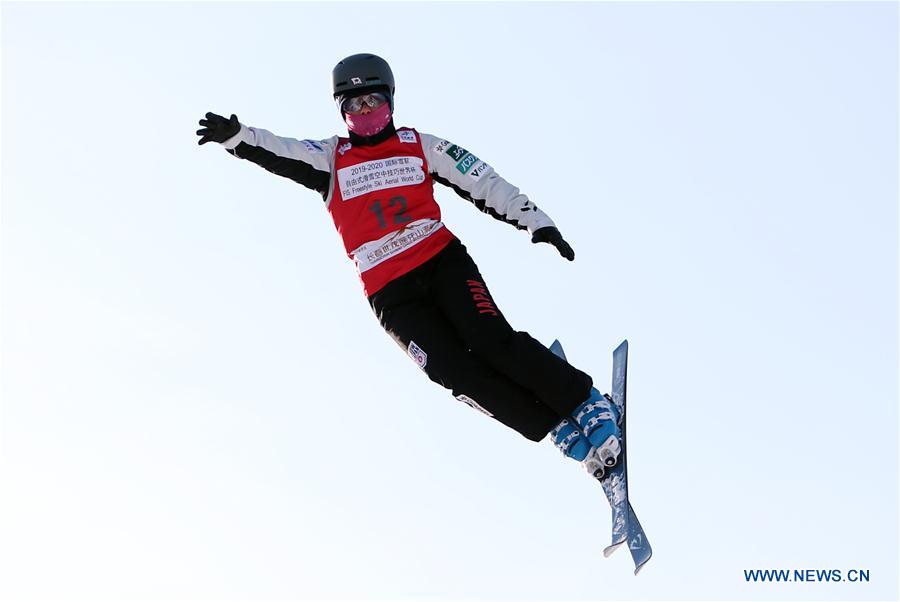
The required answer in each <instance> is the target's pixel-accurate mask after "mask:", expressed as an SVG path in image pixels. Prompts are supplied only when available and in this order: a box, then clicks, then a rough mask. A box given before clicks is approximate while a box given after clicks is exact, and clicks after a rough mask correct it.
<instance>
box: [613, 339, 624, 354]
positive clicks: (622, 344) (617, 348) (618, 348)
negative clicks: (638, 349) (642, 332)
mask: <svg viewBox="0 0 900 602" xmlns="http://www.w3.org/2000/svg"><path fill="white" fill-rule="evenodd" d="M621 351H628V339H625V340H624V341H622V342H621V343H619V346H618V347H616V350H615V351H613V353H619V352H621Z"/></svg>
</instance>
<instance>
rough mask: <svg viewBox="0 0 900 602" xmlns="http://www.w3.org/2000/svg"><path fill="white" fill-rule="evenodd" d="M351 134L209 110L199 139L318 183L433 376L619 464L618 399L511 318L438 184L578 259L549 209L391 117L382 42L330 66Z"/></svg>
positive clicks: (388, 325) (503, 418)
mask: <svg viewBox="0 0 900 602" xmlns="http://www.w3.org/2000/svg"><path fill="white" fill-rule="evenodd" d="M332 81H333V89H332V91H333V96H334V100H335V101H336V103H337V106H338V109H339V110H340V112H341V116H342V117H343V119H344V121H345V122H346V124H347V128H348V130H349V135H348V136H347V137H339V136H333V137H331V138H328V139H326V140H296V139H293V138H284V137H281V136H276V135H274V134H272V133H271V132H268V131H266V130H263V129H259V128H253V127H249V126H247V125H244V124H241V123H240V122H239V121H238V118H237V116H236V115H232V116H231V118H230V119H226V118H225V117H222V116H220V115H216V114H214V113H207V114H206V118H205V119H202V120H200V125H201V126H203V128H202V129H200V130H198V131H197V135H198V136H200V140H199V143H200V144H205V143H207V142H218V143H220V144H222V145H223V146H224V147H225V148H226V149H227V150H228V152H230V153H231V154H232V155H234V156H236V157H239V158H241V159H246V160H249V161H252V162H253V163H256V164H257V165H259V166H261V167H263V168H265V169H266V170H268V171H270V172H272V173H274V174H276V175H279V176H284V177H287V178H290V179H291V180H293V181H295V182H297V183H298V184H302V185H303V186H305V187H307V188H310V189H312V190H315V191H317V192H318V193H319V194H321V195H322V198H323V200H324V202H325V208H326V209H327V210H328V212H329V213H330V214H331V217H332V219H333V220H334V224H335V227H336V228H337V231H338V233H339V234H340V236H341V238H342V240H343V243H344V247H345V248H346V251H347V255H348V256H349V257H350V258H351V259H352V260H353V261H354V262H355V264H356V267H357V269H358V271H359V275H360V279H361V281H362V286H363V290H364V292H365V295H366V296H367V298H368V301H369V305H370V306H371V307H372V309H373V311H374V312H375V315H376V316H377V317H378V320H379V321H380V323H381V325H382V327H383V328H384V329H385V330H386V331H387V332H388V334H389V335H390V336H391V337H393V339H394V340H395V341H396V342H397V343H398V344H399V345H400V346H401V347H402V348H403V349H404V350H405V351H406V353H407V354H408V355H409V356H410V357H411V358H412V359H413V360H414V361H415V362H416V363H417V364H418V366H419V367H420V368H421V369H422V370H423V371H424V372H425V374H427V375H428V377H429V378H430V379H431V380H432V381H434V382H436V383H438V384H440V385H442V386H444V387H446V388H447V389H450V390H451V391H452V393H453V395H454V396H455V397H456V398H457V399H458V400H460V401H463V402H465V403H466V404H468V405H470V406H472V407H473V408H475V409H477V410H479V411H481V412H483V413H484V414H487V415H488V416H491V417H493V418H494V419H496V420H498V421H500V422H501V423H503V424H505V425H506V426H508V427H510V428H512V429H514V430H516V431H517V432H519V433H520V434H522V435H523V436H525V437H526V438H528V439H530V440H532V441H541V440H542V439H543V438H544V437H546V436H547V434H548V433H549V434H550V435H551V439H552V441H553V443H554V444H555V445H556V446H557V447H558V448H559V449H560V450H561V451H562V452H563V453H564V454H565V455H566V456H568V457H570V458H573V459H575V460H578V461H580V462H584V464H585V467H586V468H587V469H588V471H589V472H591V473H595V471H596V470H597V468H598V467H599V466H604V465H605V466H607V467H608V466H611V465H613V464H615V462H616V459H617V457H618V455H619V452H620V436H621V432H620V430H619V425H618V424H617V421H618V415H617V408H616V405H615V404H614V403H612V402H611V401H610V400H609V399H608V398H607V397H605V396H604V395H602V394H600V392H599V391H597V389H596V388H594V387H593V382H592V379H591V377H590V376H589V375H587V374H585V373H584V372H582V371H580V370H578V369H576V368H574V367H573V366H571V365H569V364H568V363H567V362H566V361H565V360H563V359H561V358H559V357H557V356H556V355H554V354H553V353H551V352H550V350H548V349H547V348H546V347H544V346H543V345H542V344H541V343H539V342H538V341H537V340H535V339H534V338H532V337H531V336H530V335H529V334H528V333H526V332H517V331H515V330H513V328H512V327H511V326H510V325H509V323H508V322H507V321H506V319H505V318H504V317H503V314H502V313H501V312H500V310H499V308H498V307H497V305H496V304H495V302H494V299H493V297H492V296H491V294H490V292H489V291H488V288H487V285H486V284H485V281H484V279H483V278H482V276H481V274H480V273H479V271H478V267H477V266H476V265H475V262H474V261H473V260H472V258H471V257H470V256H469V254H468V252H467V251H466V247H465V246H463V244H462V242H460V240H459V239H458V238H457V237H456V236H454V235H453V234H452V233H451V232H450V230H449V229H448V228H447V227H446V226H445V225H444V224H443V223H442V222H441V210H440V207H439V206H438V204H437V202H436V201H435V199H434V192H433V183H434V182H438V183H440V184H443V185H445V186H449V187H451V188H452V189H453V190H454V191H455V192H456V193H457V194H459V195H460V196H461V197H463V198H464V199H466V200H468V201H471V202H472V203H474V204H475V206H476V207H478V208H479V209H480V210H481V211H483V212H485V213H488V214H490V215H491V216H493V217H495V218H497V219H499V220H502V221H504V222H506V223H508V224H512V225H513V226H515V227H516V228H518V229H521V230H528V231H529V232H530V233H531V241H532V242H534V243H549V244H551V245H553V246H554V247H556V249H557V250H558V251H559V253H560V255H562V256H563V257H564V258H566V259H568V260H569V261H572V260H574V258H575V253H574V251H573V250H572V247H571V246H569V244H568V243H567V242H566V241H565V240H564V239H563V237H562V235H561V234H560V232H559V230H558V229H557V228H556V226H555V225H554V223H553V221H552V220H551V219H550V218H549V217H548V216H547V214H545V213H544V212H543V211H541V210H540V209H538V208H537V206H536V205H535V204H534V203H532V202H531V201H530V200H529V199H528V197H527V196H525V195H524V194H521V193H520V192H519V189H518V188H516V187H515V186H513V185H511V184H510V183H509V182H507V181H506V180H504V179H503V178H501V177H500V176H499V175H498V174H497V172H496V171H494V169H493V168H492V167H491V166H489V165H488V164H487V163H485V162H484V161H482V160H481V159H479V158H478V157H477V156H475V155H474V154H472V153H471V152H469V151H467V150H466V149H465V148H463V147H461V146H458V145H456V144H453V143H451V142H449V141H447V140H445V139H443V138H440V137H436V136H432V135H430V134H426V133H424V132H420V131H418V130H415V129H413V128H407V127H400V128H397V127H395V126H394V122H393V113H394V91H395V86H394V76H393V73H392V72H391V68H390V66H389V65H388V63H387V62H386V61H385V60H384V59H382V58H380V57H378V56H375V55H373V54H355V55H353V56H349V57H347V58H345V59H344V60H342V61H340V62H339V63H338V64H337V66H335V68H334V70H333V72H332Z"/></svg>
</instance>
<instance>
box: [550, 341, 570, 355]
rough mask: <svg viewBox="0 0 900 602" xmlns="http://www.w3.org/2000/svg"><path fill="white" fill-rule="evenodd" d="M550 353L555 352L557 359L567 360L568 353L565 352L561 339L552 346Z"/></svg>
mask: <svg viewBox="0 0 900 602" xmlns="http://www.w3.org/2000/svg"><path fill="white" fill-rule="evenodd" d="M550 351H552V352H553V354H554V355H556V356H557V357H561V358H562V359H566V353H565V351H563V348H562V343H560V342H559V339H556V340H555V341H553V344H551V345H550Z"/></svg>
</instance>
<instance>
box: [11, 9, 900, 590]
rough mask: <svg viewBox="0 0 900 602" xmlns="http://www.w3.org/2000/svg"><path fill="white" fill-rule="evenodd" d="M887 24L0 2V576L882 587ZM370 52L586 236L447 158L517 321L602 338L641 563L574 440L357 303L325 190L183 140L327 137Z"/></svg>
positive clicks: (893, 174)
mask: <svg viewBox="0 0 900 602" xmlns="http://www.w3.org/2000/svg"><path fill="white" fill-rule="evenodd" d="M897 17H898V9H897V4H896V3H887V2H885V3H868V4H867V3H828V4H819V3H795V4H784V3H776V2H766V3H741V4H725V3H721V4H706V3H690V4H682V3H665V4H656V3H639V4H613V3H603V4H593V3H574V4H562V3H559V4H539V3H529V4H516V3H503V4H479V3H458V4H441V3H429V4H417V3H397V4H382V3H375V2H373V3H364V4H328V5H326V4H292V3H276V4H252V5H251V4H238V3H229V4H221V3H212V2H210V3H196V4H178V3H158V4H140V3H125V4H108V3H94V4H78V3H66V4H50V3H38V4H23V3H13V2H5V3H3V5H2V214H0V220H2V221H0V226H2V227H0V233H2V312H0V313H2V324H0V327H2V374H0V376H2V384H0V394H2V405H0V487H2V495H0V597H2V598H4V599H45V598H54V599H73V600H91V601H94V600H119V599H124V598H128V599H135V600H149V599H164V600H169V599H203V600H244V599H259V598H268V599H310V598H325V599H343V598H358V599H380V600H383V599H413V598H415V599H464V600H474V599H479V600H482V599H497V600H549V599H567V600H588V599H606V598H614V599H669V598H671V599H683V600H688V599H734V600H743V599H784V600H794V599H858V600H869V599H885V598H896V597H897V596H898V587H897V578H898V574H897V563H898V555H897V544H898V539H897V533H898V520H897V517H898V476H897V475H898V404H897V400H898V389H897V383H898V378H897V377H898V374H897V364H898V353H897V343H898V340H897V332H898V321H897V308H898V288H897V284H898V262H897V243H898V212H897V200H898V152H897V148H898V119H897V113H898V111H897V105H898V76H897V72H898V60H897V57H898V37H897V22H898V18H897ZM363 51H369V52H375V53H377V54H380V55H382V56H384V57H385V58H386V59H388V61H390V63H391V65H392V66H393V68H394V72H395V75H396V79H397V96H396V121H397V123H398V124H403V125H410V126H414V127H416V128H418V129H420V130H422V131H426V132H429V133H433V134H436V135H439V136H443V137H446V138H448V139H450V140H452V141H454V142H457V143H459V144H461V145H463V146H465V147H466V148H469V149H470V150H472V151H473V152H475V153H476V154H477V155H478V156H479V157H482V158H483V159H485V160H486V161H488V162H489V163H490V164H491V165H493V166H494V167H495V168H496V169H497V171H498V172H499V173H500V174H501V175H503V176H504V177H506V178H507V179H508V180H510V181H511V182H513V183H515V184H516V185H518V186H520V187H521V188H522V190H523V192H525V193H527V194H528V195H529V196H530V197H531V198H532V200H534V201H535V202H536V203H537V204H538V205H539V206H540V207H541V208H542V209H544V210H545V211H546V212H547V213H548V214H549V215H550V216H551V217H553V219H554V220H555V221H556V222H557V224H558V226H559V228H560V230H561V231H562V232H563V234H564V235H565V236H566V238H567V239H568V240H569V241H570V242H571V244H572V246H573V247H574V248H575V251H576V254H577V257H576V261H575V262H574V263H568V262H566V261H564V260H562V259H561V258H560V257H559V256H558V255H557V254H556V253H555V251H554V250H553V249H552V248H551V247H549V246H546V245H540V246H538V245H532V244H531V243H530V242H529V239H528V236H527V235H526V234H525V233H522V232H518V231H516V230H514V229H513V228H510V227H509V226H507V225H505V224H502V223H501V222H498V221H495V220H493V219H491V218H490V217H488V216H486V215H484V214H481V213H479V212H477V211H476V210H475V209H473V208H472V206H471V205H470V204H468V203H467V202H466V201H464V200H462V199H460V198H458V197H456V196H455V195H454V194H453V193H452V191H450V190H449V189H443V188H440V187H438V188H439V190H438V191H437V198H438V200H439V201H440V203H441V205H442V207H443V210H444V217H445V221H446V222H447V223H448V225H449V226H450V227H451V229H452V230H453V231H454V232H455V233H456V234H458V235H459V236H460V237H461V238H462V239H463V240H464V242H465V243H466V244H467V246H468V247H469V249H470V251H471V253H472V254H473V256H474V257H475V258H476V260H477V261H478V263H479V265H480V267H481V270H482V273H483V275H484V277H485V279H486V280H487V282H488V285H489V286H490V287H491V289H492V292H493V294H494V297H495V300H496V301H497V303H498V305H499V306H500V308H501V309H502V310H503V311H504V313H505V314H506V315H507V317H508V319H509V320H510V322H511V323H512V324H513V325H514V326H515V327H516V328H518V329H521V330H527V331H529V332H530V333H531V334H533V335H534V336H535V337H537V338H539V339H540V340H542V341H543V342H545V343H548V344H549V343H550V342H551V341H552V340H553V338H555V337H559V338H560V339H561V340H562V342H563V344H564V345H565V347H566V351H567V353H568V356H569V359H570V361H572V363H573V364H575V365H576V366H578V367H580V368H582V369H584V370H586V371H588V372H590V373H591V374H593V375H594V377H595V379H596V381H597V382H598V383H599V384H600V385H601V387H602V388H604V389H605V388H606V387H607V386H608V381H609V373H610V360H611V357H610V354H611V351H612V349H613V347H614V346H615V345H616V344H618V342H619V341H620V340H621V339H623V338H626V337H627V338H628V339H629V341H630V343H631V366H630V368H631V369H630V382H629V400H630V402H631V403H630V413H629V427H630V429H629V436H630V437H629V442H630V448H629V452H630V453H629V459H630V466H629V468H630V475H631V491H632V497H633V502H634V506H635V509H636V510H637V513H638V515H639V516H640V518H641V521H642V523H643V524H644V526H645V528H646V530H647V534H648V536H649V538H650V540H651V541H652V543H653V545H654V549H655V556H654V558H653V560H652V561H651V563H650V565H649V566H648V567H647V568H646V569H645V570H644V571H643V572H642V573H641V575H640V576H639V577H637V578H635V577H633V576H632V574H631V570H632V567H631V559H630V558H629V557H628V555H627V553H626V552H624V551H622V552H619V553H617V554H616V555H614V556H613V557H611V558H609V559H604V558H603V557H602V553H601V552H602V549H603V547H604V546H605V545H606V544H607V543H608V539H609V510H608V506H607V504H606V501H605V499H604V497H603V494H602V492H601V490H600V488H599V487H598V486H597V485H596V483H594V482H593V481H591V480H590V479H589V478H588V477H587V476H586V475H584V474H583V473H582V471H581V469H580V467H579V466H577V465H576V464H575V463H573V462H571V461H565V460H564V459H563V458H562V457H561V456H560V454H559V453H558V452H557V451H556V450H555V449H554V448H553V447H552V446H551V445H550V443H549V442H544V443H541V444H534V443H530V442H528V441H526V440H525V439H523V438H522V437H520V436H519V435H517V434H516V433H514V432H512V431H509V430H507V429H505V428H504V427H502V426H501V425H499V424H498V423H495V422H493V421H491V420H489V419H487V418H485V417H484V416H482V415H480V414H478V413H477V412H473V411H472V410H471V409H470V408H468V407H467V406H465V405H463V404H461V403H459V402H457V401H455V400H454V399H453V398H452V397H451V396H450V395H449V394H448V393H446V392H445V391H443V390H442V389H440V388H438V387H436V386H435V385H433V384H432V383H431V382H429V381H428V380H427V378H425V377H424V375H423V374H422V373H421V372H420V371H419V370H418V368H417V367H416V366H415V365H414V364H413V362H411V361H410V360H409V359H408V358H407V357H406V356H405V355H404V354H403V353H401V352H400V350H399V349H398V348H397V346H396V345H395V344H394V343H393V342H392V341H391V340H390V339H389V338H388V337H387V336H386V335H385V334H384V333H383V332H382V331H381V329H380V328H379V326H378V324H377V322H376V320H375V319H374V317H373V316H372V315H371V311H370V310H369V308H368V305H367V304H366V302H365V300H364V298H363V296H362V294H361V290H360V287H359V285H358V282H357V280H356V276H355V274H354V271H353V266H352V264H351V263H350V262H349V261H348V260H347V259H346V257H345V256H344V255H343V253H342V250H341V246H340V242H339V240H338V237H337V235H336V233H335V232H334V230H333V226H332V224H331V222H330V219H329V218H328V216H327V213H326V212H325V211H324V210H323V207H322V202H321V199H320V197H319V196H318V195H317V194H316V193H314V192H310V191H307V190H306V189H304V188H302V187H300V186H298V185H296V184H294V183H292V182H290V181H288V180H284V179H280V178H277V177H275V176H272V175H271V174H269V173H267V172H265V171H264V170H262V169H259V168H258V167H256V166H254V165H252V164H250V163H245V162H241V161H239V160H236V159H234V158H233V157H231V156H229V155H228V154H227V153H225V151H223V150H222V149H220V148H216V147H215V145H206V146H204V147H202V148H201V147H198V146H197V144H196V141H195V138H196V137H195V135H194V130H195V129H196V128H197V127H198V126H197V125H196V122H197V120H198V119H199V118H201V117H202V116H203V114H204V113H205V112H206V111H216V112H219V113H222V114H224V115H229V114H230V113H232V112H234V113H237V114H238V116H239V117H240V118H241V120H242V121H243V122H244V123H246V124H248V125H254V126H258V127H264V128H266V129H269V130H271V131H274V132H276V133H278V134H281V135H285V136H293V137H298V138H307V137H308V138H325V137H329V136H331V135H333V134H335V133H340V132H343V131H345V130H344V129H343V127H342V123H341V121H340V119H339V115H338V114H337V111H336V110H335V107H334V104H333V103H332V101H331V99H330V88H329V85H330V71H331V68H332V67H333V65H334V63H335V62H337V61H338V60H339V59H341V58H343V57H344V56H346V55H349V54H352V53H355V52H363ZM757 568H786V569H796V568H799V569H805V568H833V569H841V570H843V571H845V572H846V571H847V570H849V569H854V568H861V569H868V570H870V575H871V581H870V582H869V583H868V584H851V583H846V584H798V583H794V584H781V585H774V584H773V585H761V584H747V583H745V582H744V578H743V570H744V569H757Z"/></svg>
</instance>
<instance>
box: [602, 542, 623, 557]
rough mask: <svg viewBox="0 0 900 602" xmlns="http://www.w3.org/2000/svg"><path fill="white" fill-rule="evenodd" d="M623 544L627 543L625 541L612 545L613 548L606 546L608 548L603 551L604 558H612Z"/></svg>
mask: <svg viewBox="0 0 900 602" xmlns="http://www.w3.org/2000/svg"><path fill="white" fill-rule="evenodd" d="M623 543H625V540H624V539H623V540H622V541H620V542H618V543H614V544H612V545H611V546H606V548H604V549H603V557H604V558H609V557H610V556H612V553H613V552H615V551H616V550H618V549H619V548H620V547H621V546H622V544H623Z"/></svg>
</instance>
